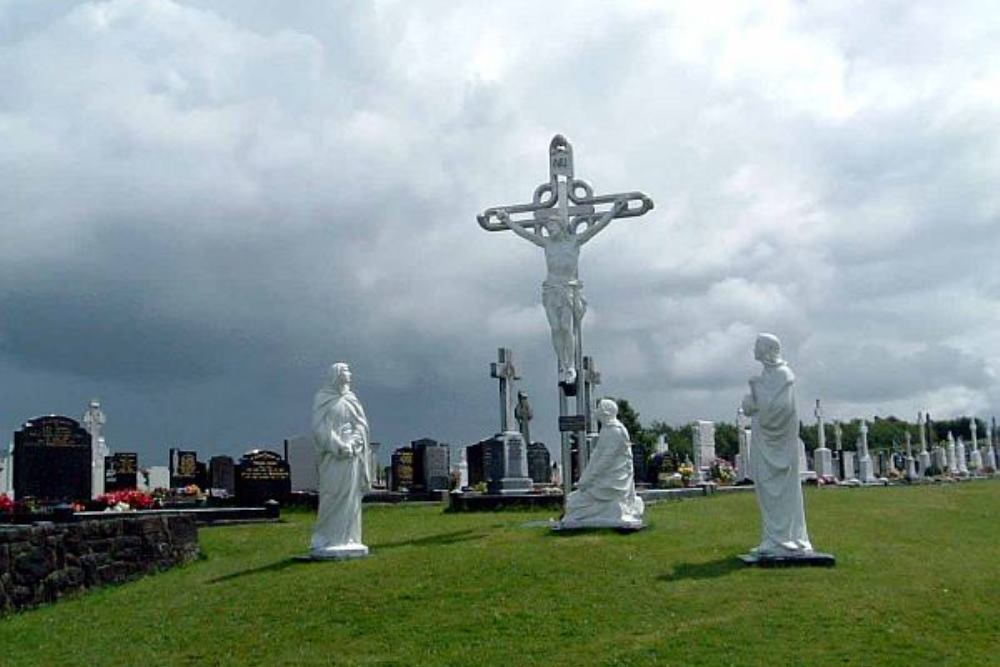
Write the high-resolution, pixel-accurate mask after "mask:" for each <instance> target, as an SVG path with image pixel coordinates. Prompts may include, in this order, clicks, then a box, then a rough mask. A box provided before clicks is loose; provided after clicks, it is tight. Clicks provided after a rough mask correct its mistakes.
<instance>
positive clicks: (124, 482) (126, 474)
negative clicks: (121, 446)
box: [104, 452, 139, 493]
mask: <svg viewBox="0 0 1000 667" xmlns="http://www.w3.org/2000/svg"><path fill="white" fill-rule="evenodd" d="M138 474H139V455H138V454H137V453H135V452H118V453H116V454H112V455H111V456H105V457H104V492H105V493H111V492H112V491H128V490H130V489H135V488H137V486H138Z"/></svg>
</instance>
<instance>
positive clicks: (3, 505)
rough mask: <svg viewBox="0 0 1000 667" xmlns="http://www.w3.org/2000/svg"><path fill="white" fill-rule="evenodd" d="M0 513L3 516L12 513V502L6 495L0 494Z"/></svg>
mask: <svg viewBox="0 0 1000 667" xmlns="http://www.w3.org/2000/svg"><path fill="white" fill-rule="evenodd" d="M0 512H2V513H4V514H13V513H14V501H13V500H11V499H10V497H9V496H8V495H7V494H6V493H0Z"/></svg>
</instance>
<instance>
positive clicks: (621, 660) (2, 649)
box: [0, 481, 1000, 667]
mask: <svg viewBox="0 0 1000 667" xmlns="http://www.w3.org/2000/svg"><path fill="white" fill-rule="evenodd" d="M806 513H807V519H808V523H809V529H810V530H809V532H810V536H811V537H812V540H813V543H814V546H815V547H816V548H817V549H820V550H823V551H829V552H832V553H833V554H835V555H836V557H837V566H836V567H835V568H802V569H764V570H762V569H756V568H746V567H744V566H743V565H742V564H741V563H739V562H738V561H737V560H736V555H737V554H738V553H741V552H744V551H745V550H746V549H747V548H749V547H750V546H753V545H754V544H755V543H756V539H757V537H758V521H759V519H758V514H757V508H756V503H755V500H754V497H753V495H752V494H733V495H726V496H716V497H713V498H706V499H696V500H690V501H684V502H679V503H664V504H659V505H653V506H650V507H648V508H647V518H648V520H649V523H650V524H651V525H650V527H649V528H648V529H647V530H645V531H642V532H640V533H636V534H631V535H620V534H617V533H613V532H591V533H583V534H576V535H569V536H565V535H552V534H550V533H549V531H548V530H547V529H546V528H544V527H540V526H537V525H535V526H532V525H530V522H532V521H538V520H540V519H544V518H546V517H547V516H548V514H546V513H544V512H542V513H539V512H510V513H497V514H458V515H449V514H443V513H442V512H441V510H440V508H438V507H431V506H419V507H370V508H366V509H365V517H364V520H365V538H366V539H365V541H366V542H367V544H368V545H369V546H370V547H371V550H372V556H371V557H370V558H368V559H365V560H360V561H353V562H343V563H302V562H297V561H294V560H291V557H292V556H294V555H296V554H300V553H303V552H304V551H305V547H306V545H307V543H308V538H309V532H310V527H311V521H312V515H310V514H304V513H302V514H290V515H288V516H287V519H288V521H287V522H285V523H281V524H271V525H259V526H232V527H224V528H210V529H202V530H201V531H200V533H201V546H202V551H203V554H204V558H203V559H202V560H199V561H197V562H195V563H193V564H191V565H188V566H186V567H182V568H178V569H176V570H172V571H169V572H165V573H162V574H158V575H155V576H152V577H148V578H146V579H143V580H141V581H138V582H134V583H130V584H126V585H123V586H118V587H113V588H105V589H102V590H99V591H94V592H91V593H88V594H85V595H82V596H80V597H77V598H75V599H72V600H69V601H63V602H60V603H58V604H56V605H51V606H48V607H45V608H41V609H37V610H32V611H28V612H24V613H22V614H19V615H15V616H11V617H8V618H5V619H3V620H0V664H2V665H75V666H79V665H101V666H106V665H220V664H237V665H286V664H287V665H319V664H361V665H480V664H486V665H504V666H505V667H514V666H518V665H639V664H677V665H776V666H777V665H810V666H812V665H907V666H913V665H936V666H943V665H998V664H1000V634H998V632H997V615H998V613H1000V570H998V565H1000V527H998V526H1000V523H998V521H1000V481H989V482H978V483H968V484H950V485H944V486H922V487H912V488H908V487H901V488H891V489H885V488H869V489H849V490H839V489H833V490H830V489H825V490H817V489H808V490H807V492H806ZM525 524H529V525H527V526H526V525H525Z"/></svg>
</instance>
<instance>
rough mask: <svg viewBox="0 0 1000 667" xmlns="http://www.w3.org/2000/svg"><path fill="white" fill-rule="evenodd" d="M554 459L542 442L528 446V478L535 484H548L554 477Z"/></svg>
mask: <svg viewBox="0 0 1000 667" xmlns="http://www.w3.org/2000/svg"><path fill="white" fill-rule="evenodd" d="M551 466H552V457H551V455H550V454H549V448H548V447H546V446H545V443H542V442H533V443H531V444H530V445H528V477H530V478H531V481H532V482H534V483H535V484H548V483H549V481H550V478H551V477H552V469H551Z"/></svg>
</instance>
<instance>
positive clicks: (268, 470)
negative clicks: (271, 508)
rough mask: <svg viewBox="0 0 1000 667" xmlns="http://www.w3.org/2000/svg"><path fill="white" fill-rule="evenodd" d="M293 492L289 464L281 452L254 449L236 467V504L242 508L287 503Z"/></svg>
mask: <svg viewBox="0 0 1000 667" xmlns="http://www.w3.org/2000/svg"><path fill="white" fill-rule="evenodd" d="M291 492H292V476H291V472H290V471H289V469H288V462H287V461H285V460H284V459H283V458H282V457H281V454H278V453H277V452H272V451H270V450H266V449H253V450H250V451H249V452H247V453H246V454H244V455H243V457H242V458H241V459H240V462H239V463H238V464H237V465H236V502H238V503H239V504H240V505H246V506H258V505H263V504H264V503H265V502H267V501H268V500H277V501H278V502H285V500H286V499H287V498H288V494H289V493H291Z"/></svg>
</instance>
